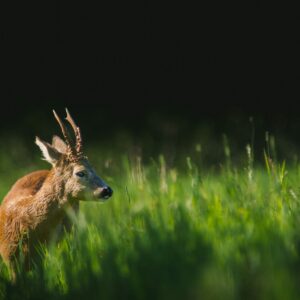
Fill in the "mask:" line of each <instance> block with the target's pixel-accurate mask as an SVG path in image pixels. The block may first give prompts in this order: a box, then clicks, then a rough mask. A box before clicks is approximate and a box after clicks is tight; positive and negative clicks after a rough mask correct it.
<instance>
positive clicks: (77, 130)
mask: <svg viewBox="0 0 300 300" xmlns="http://www.w3.org/2000/svg"><path fill="white" fill-rule="evenodd" d="M66 113H67V116H66V120H67V121H68V122H69V123H70V124H71V126H72V128H73V130H74V133H75V137H76V153H77V155H78V156H82V155H83V153H82V138H81V132H80V128H79V127H78V126H77V125H76V123H75V122H74V120H73V118H72V116H71V114H70V113H69V111H68V109H67V108H66Z"/></svg>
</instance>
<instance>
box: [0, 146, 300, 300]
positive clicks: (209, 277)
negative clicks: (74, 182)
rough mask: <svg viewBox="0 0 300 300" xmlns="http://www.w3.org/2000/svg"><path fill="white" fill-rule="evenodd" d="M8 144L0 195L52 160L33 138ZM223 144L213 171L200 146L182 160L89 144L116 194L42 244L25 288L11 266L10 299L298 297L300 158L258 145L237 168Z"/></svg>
mask: <svg viewBox="0 0 300 300" xmlns="http://www.w3.org/2000/svg"><path fill="white" fill-rule="evenodd" d="M221 145H222V143H221ZM7 147H8V149H4V150H3V149H2V150H1V152H0V196H1V198H2V197H3V196H4V195H5V194H6V192H7V191H8V189H9V187H10V185H11V184H12V183H13V182H14V181H15V180H16V179H17V178H18V177H20V176H22V175H24V174H26V173H27V172H29V171H32V170H35V169H38V168H47V167H48V166H47V165H46V163H44V162H42V161H40V160H39V158H38V156H37V155H28V152H29V150H28V149H27V150H26V147H24V146H23V145H17V147H16V146H15V145H10V146H7ZM9 147H11V148H9ZM221 148H222V149H223V150H224V151H223V152H224V155H223V156H224V157H223V159H222V160H220V161H218V162H216V165H215V166H214V167H213V168H210V167H207V166H204V162H203V159H201V151H203V149H202V148H201V147H200V145H196V146H195V149H193V151H194V152H193V151H191V153H194V155H186V154H184V153H181V154H180V159H179V160H178V161H175V162H174V163H173V164H169V163H168V156H167V155H158V156H157V157H154V158H153V159H151V158H149V157H141V156H139V155H137V154H132V153H131V154H128V153H125V152H124V153H119V152H118V151H114V152H113V153H111V152H109V151H105V150H100V149H98V148H97V147H96V148H95V149H92V148H90V153H88V155H89V157H90V160H91V162H92V164H93V165H94V166H95V168H96V169H97V171H98V173H99V175H100V176H102V177H103V178H104V179H105V180H106V181H107V182H108V183H109V184H110V185H111V186H112V187H113V189H114V195H113V197H112V199H111V200H109V201H108V202H106V203H104V204H100V203H95V202H89V203H82V204H81V210H80V215H79V218H78V220H77V225H76V230H75V231H74V232H73V233H72V234H70V235H68V236H66V238H65V239H64V240H63V241H62V242H61V243H60V244H58V245H52V246H51V247H49V248H47V249H43V251H44V255H45V258H44V259H43V265H42V267H36V268H35V269H34V270H33V271H32V272H29V273H27V274H24V275H23V276H22V278H21V280H20V281H19V282H18V283H17V284H16V285H15V286H13V285H11V284H10V283H9V281H8V280H7V279H8V273H7V270H6V268H5V266H4V265H3V264H2V263H1V264H0V277H1V279H0V298H1V299H299V294H300V285H299V280H300V257H299V253H300V230H299V228H300V226H299V225H300V189H299V186H300V165H298V164H296V163H289V162H287V163H285V162H284V161H276V160H275V159H274V155H272V153H269V151H268V149H267V150H266V154H265V163H262V164H256V162H255V160H254V159H253V156H252V151H251V150H252V149H251V148H250V146H247V147H246V148H245V151H244V153H242V154H241V157H242V159H241V160H240V162H239V163H238V164H235V163H233V162H232V157H231V156H232V155H231V154H230V147H229V146H228V145H227V144H226V143H224V147H223V146H221ZM13 149H17V150H13ZM22 149H23V150H22ZM101 151H102V152H101ZM36 154H38V151H36ZM262 156H263V154H262ZM270 157H272V158H273V160H271V159H270Z"/></svg>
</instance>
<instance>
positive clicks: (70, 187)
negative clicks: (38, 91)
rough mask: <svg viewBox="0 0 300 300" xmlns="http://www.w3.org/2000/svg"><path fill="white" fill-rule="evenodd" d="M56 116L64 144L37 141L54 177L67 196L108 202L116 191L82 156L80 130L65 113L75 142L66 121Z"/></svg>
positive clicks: (55, 139)
mask: <svg viewBox="0 0 300 300" xmlns="http://www.w3.org/2000/svg"><path fill="white" fill-rule="evenodd" d="M53 113H54V116H55V118H56V120H57V122H58V124H59V126H60V128H61V131H62V134H63V137H64V140H62V139H61V138H59V137H58V136H54V137H53V139H52V144H49V143H47V142H45V141H42V140H41V139H40V138H39V137H36V141H35V142H36V144H37V145H38V146H39V148H40V149H41V151H42V154H43V159H44V160H46V161H48V162H49V163H50V164H51V165H52V173H53V176H54V177H55V178H56V180H57V181H59V182H60V186H61V189H62V190H63V193H64V195H65V196H67V197H70V198H72V199H77V200H100V201H105V200H107V199H108V198H109V197H111V195H112V193H113V191H112V189H111V188H110V187H109V186H108V185H107V184H106V183H105V182H104V181H103V180H102V179H101V178H100V177H99V176H98V175H97V174H96V172H95V170H94V169H93V168H92V166H91V165H90V163H89V161H88V158H87V157H86V156H84V155H83V152H82V138H81V132H80V129H79V127H78V126H77V125H76V124H75V122H74V120H73V118H72V117H71V115H70V113H69V111H68V110H67V109H66V114H67V116H66V120H67V121H68V122H69V124H70V125H71V127H72V129H73V131H74V136H75V142H73V139H72V138H71V135H70V133H69V131H68V129H67V127H66V126H65V124H64V123H63V121H62V120H61V119H60V118H59V116H58V115H57V114H56V112H55V111H54V110H53Z"/></svg>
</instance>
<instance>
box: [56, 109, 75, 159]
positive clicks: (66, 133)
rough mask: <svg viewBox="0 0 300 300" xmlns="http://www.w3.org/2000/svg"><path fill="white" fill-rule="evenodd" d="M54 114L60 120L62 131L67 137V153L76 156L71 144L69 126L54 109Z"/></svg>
mask: <svg viewBox="0 0 300 300" xmlns="http://www.w3.org/2000/svg"><path fill="white" fill-rule="evenodd" d="M53 114H54V117H55V119H56V121H57V122H58V124H59V126H60V128H61V131H62V133H63V136H64V138H65V141H66V144H67V148H68V151H67V154H68V155H69V156H70V157H71V158H72V157H73V156H74V154H73V149H72V146H71V139H70V135H69V133H68V131H67V128H66V126H65V125H64V123H63V122H62V120H61V119H60V117H59V116H58V115H57V113H56V112H55V110H54V109H53Z"/></svg>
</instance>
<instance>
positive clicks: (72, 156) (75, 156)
mask: <svg viewBox="0 0 300 300" xmlns="http://www.w3.org/2000/svg"><path fill="white" fill-rule="evenodd" d="M66 113H67V116H66V120H67V121H68V122H69V123H70V124H71V126H72V128H73V130H74V133H75V137H76V147H74V146H72V139H71V137H70V134H69V132H68V130H67V128H66V126H65V125H64V123H63V122H62V120H61V119H60V117H59V116H58V115H57V113H56V112H55V110H53V114H54V117H55V119H56V120H57V122H58V124H59V126H60V128H61V131H62V133H63V136H64V138H65V141H66V144H67V153H66V154H67V157H68V159H69V160H70V161H74V162H76V161H78V160H79V159H80V158H82V157H83V153H82V138H81V133H80V129H79V127H78V126H77V125H76V124H75V122H74V120H73V118H72V117H71V115H70V113H69V111H68V109H66Z"/></svg>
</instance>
